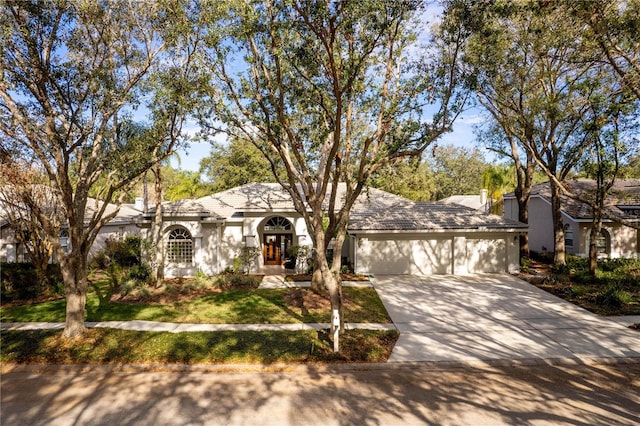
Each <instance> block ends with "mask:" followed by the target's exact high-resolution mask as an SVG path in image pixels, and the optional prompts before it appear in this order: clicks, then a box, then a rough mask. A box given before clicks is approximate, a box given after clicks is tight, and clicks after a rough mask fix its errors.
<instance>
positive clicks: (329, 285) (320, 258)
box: [314, 228, 344, 352]
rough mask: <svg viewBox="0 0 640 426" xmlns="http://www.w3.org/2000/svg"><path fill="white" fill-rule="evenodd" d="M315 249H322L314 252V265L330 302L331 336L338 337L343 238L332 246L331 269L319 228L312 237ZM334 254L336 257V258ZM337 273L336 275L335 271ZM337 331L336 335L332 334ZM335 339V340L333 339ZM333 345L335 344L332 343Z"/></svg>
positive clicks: (340, 326)
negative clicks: (318, 270)
mask: <svg viewBox="0 0 640 426" xmlns="http://www.w3.org/2000/svg"><path fill="white" fill-rule="evenodd" d="M314 238H315V241H314V243H315V244H316V247H321V248H323V249H322V250H316V257H315V258H316V264H317V266H319V269H320V273H321V277H322V284H323V285H324V287H325V288H326V289H327V290H328V292H329V300H330V302H331V318H332V321H331V336H337V335H339V334H340V333H341V332H342V330H343V326H344V320H343V316H342V281H341V279H340V273H339V272H340V253H341V252H342V241H344V237H343V238H342V239H340V238H338V237H336V242H335V245H334V252H333V253H334V255H333V263H332V265H331V268H330V267H329V262H328V259H327V251H326V250H325V249H324V247H325V234H324V230H322V229H321V228H320V229H319V230H318V231H316V232H315V235H314ZM336 253H338V255H337V256H336ZM336 269H337V271H338V273H336V272H335V271H336ZM334 314H337V316H338V318H339V321H338V325H337V326H336V324H334V322H333V317H334ZM336 331H337V334H334V333H335V332H336ZM334 339H335V338H334ZM334 343H336V342H335V341H334ZM334 351H336V352H337V351H339V347H338V345H337V344H335V345H334Z"/></svg>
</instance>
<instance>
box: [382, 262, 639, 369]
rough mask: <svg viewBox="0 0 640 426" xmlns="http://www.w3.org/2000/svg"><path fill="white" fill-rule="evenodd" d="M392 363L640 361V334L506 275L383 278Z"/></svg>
mask: <svg viewBox="0 0 640 426" xmlns="http://www.w3.org/2000/svg"><path fill="white" fill-rule="evenodd" d="M372 281H373V285H374V287H375V289H376V291H377V292H378V294H379V296H380V298H381V299H382V302H383V303H384V306H385V308H386V309H387V311H388V312H389V315H390V316H391V319H392V320H393V322H394V324H395V326H396V327H397V328H398V331H399V332H400V338H399V339H398V342H397V343H396V346H395V347H394V349H393V353H392V355H391V357H390V359H389V362H391V363H394V362H422V361H435V362H438V361H452V362H470V361H505V360H508V361H517V360H567V359H570V360H575V361H588V360H594V359H603V358H606V359H620V358H627V359H628V358H637V359H640V333H639V332H637V331H634V330H632V329H630V328H628V327H627V325H628V324H624V323H623V322H621V321H616V320H612V319H607V318H605V317H598V316H596V315H594V314H592V313H590V312H588V311H586V310H584V309H582V308H580V307H577V306H575V305H573V304H571V303H568V302H566V301H564V300H562V299H560V298H558V297H555V296H553V295H551V294H549V293H547V292H545V291H543V290H540V289H538V288H537V287H535V286H533V285H531V284H529V283H527V282H525V281H522V280H520V279H518V278H515V277H513V276H511V275H507V274H481V275H469V276H451V275H434V276H407V275H394V276H390V275H389V276H376V277H375V278H374V279H373V280H372Z"/></svg>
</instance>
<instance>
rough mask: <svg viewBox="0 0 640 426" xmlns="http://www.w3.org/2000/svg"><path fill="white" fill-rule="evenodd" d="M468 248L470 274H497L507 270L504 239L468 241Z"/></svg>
mask: <svg viewBox="0 0 640 426" xmlns="http://www.w3.org/2000/svg"><path fill="white" fill-rule="evenodd" d="M466 248H467V270H468V271H469V273H472V274H474V273H495V272H504V271H506V270H507V249H506V243H505V240H504V239H476V238H474V239H467V247H466Z"/></svg>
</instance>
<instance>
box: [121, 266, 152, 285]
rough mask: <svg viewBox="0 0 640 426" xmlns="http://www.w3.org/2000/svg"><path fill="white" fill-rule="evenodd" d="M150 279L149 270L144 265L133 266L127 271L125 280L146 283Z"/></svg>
mask: <svg viewBox="0 0 640 426" xmlns="http://www.w3.org/2000/svg"><path fill="white" fill-rule="evenodd" d="M150 277H151V268H150V267H149V265H147V264H146V263H141V264H140V265H134V266H132V267H131V268H129V270H128V271H127V275H126V279H131V280H136V281H140V282H145V283H146V282H147V281H149V278H150Z"/></svg>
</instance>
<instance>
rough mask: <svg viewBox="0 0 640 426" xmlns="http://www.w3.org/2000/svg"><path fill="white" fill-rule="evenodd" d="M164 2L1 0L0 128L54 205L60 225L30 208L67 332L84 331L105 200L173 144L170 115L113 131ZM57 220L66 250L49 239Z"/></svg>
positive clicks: (136, 89) (150, 47)
mask: <svg viewBox="0 0 640 426" xmlns="http://www.w3.org/2000/svg"><path fill="white" fill-rule="evenodd" d="M162 5H166V6H171V4H165V3H163V4H162ZM162 5H161V4H156V3H148V2H129V1H119V0H114V1H110V2H106V3H105V2H99V1H91V0H87V1H77V2H66V1H51V2H27V1H7V2H5V3H4V5H3V6H2V9H1V10H2V13H1V14H0V52H1V54H2V77H1V78H0V135H1V137H2V143H3V145H4V144H6V146H11V147H12V152H14V153H16V155H14V156H13V157H12V158H11V159H10V161H11V162H26V163H28V162H34V163H37V164H38V165H39V166H40V167H41V168H42V169H43V171H44V174H45V175H46V179H47V185H48V186H49V187H50V190H51V191H52V193H53V194H54V195H55V202H56V203H57V204H58V208H59V209H60V210H61V211H62V217H63V221H64V223H59V222H58V221H54V220H52V217H51V216H50V215H49V214H48V212H47V211H46V210H45V209H42V208H40V206H37V205H36V206H32V207H33V208H32V214H34V215H35V217H36V218H37V221H38V223H39V225H40V226H41V227H42V229H43V230H44V232H45V233H46V235H47V237H48V239H49V241H50V242H51V243H52V244H53V247H54V250H55V253H56V255H57V258H58V260H59V262H60V266H61V269H62V275H63V279H64V285H65V294H66V301H67V308H66V309H67V310H66V312H67V319H66V326H65V330H64V335H65V336H67V337H75V336H79V335H81V334H82V333H83V332H84V330H85V324H84V318H85V301H86V294H87V272H88V271H87V257H88V253H89V249H90V247H91V245H92V243H93V242H94V240H95V238H96V236H97V234H98V232H99V230H100V228H101V227H102V226H103V225H104V224H105V223H107V222H108V221H109V220H111V219H112V218H113V217H114V215H115V214H116V212H113V213H107V210H106V209H107V204H108V203H111V202H114V201H115V202H117V201H118V200H117V199H116V194H117V193H118V192H121V193H122V191H121V190H122V189H123V188H125V187H126V186H127V185H129V184H130V183H131V182H132V181H133V180H134V179H135V178H136V177H137V176H139V175H140V174H141V173H143V172H144V171H145V170H147V169H148V168H150V167H151V166H152V165H153V164H154V163H155V162H156V161H158V160H159V159H161V158H162V157H163V156H165V155H167V153H168V152H169V151H170V150H171V147H170V144H169V143H168V141H167V138H166V135H167V134H168V133H171V132H172V131H173V130H174V129H173V128H172V127H171V124H170V123H169V121H170V120H164V119H159V120H158V121H157V122H156V125H154V126H153V127H154V128H155V130H156V133H155V135H154V137H139V138H138V137H134V138H126V137H121V135H120V130H121V129H122V126H123V124H124V123H127V122H130V121H131V119H130V117H129V114H130V113H131V112H132V108H133V107H135V106H137V105H138V104H139V103H140V102H141V100H142V98H141V96H142V89H143V87H144V83H145V81H146V80H147V77H148V76H149V75H150V73H151V71H152V70H153V68H154V64H155V63H157V62H158V61H159V59H160V57H161V53H162V52H163V51H164V49H165V47H166V44H165V42H164V40H162V39H161V37H160V31H161V29H162V28H165V27H167V26H169V27H170V26H171V23H170V22H167V21H166V20H167V19H169V18H170V17H171V13H169V12H171V11H173V10H175V9H176V8H171V7H170V8H167V9H164V8H163V6H162ZM177 9H178V10H179V8H177ZM169 115H170V114H169ZM158 117H159V118H161V117H160V116H158ZM164 118H167V117H164ZM170 139H171V138H170ZM90 191H93V193H94V194H95V196H96V198H97V199H96V200H95V201H91V199H90V198H89V192H90ZM61 227H65V228H67V229H68V234H69V249H68V252H65V251H63V250H62V247H61V246H60V244H59V243H58V242H57V241H58V237H59V234H60V228H61Z"/></svg>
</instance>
